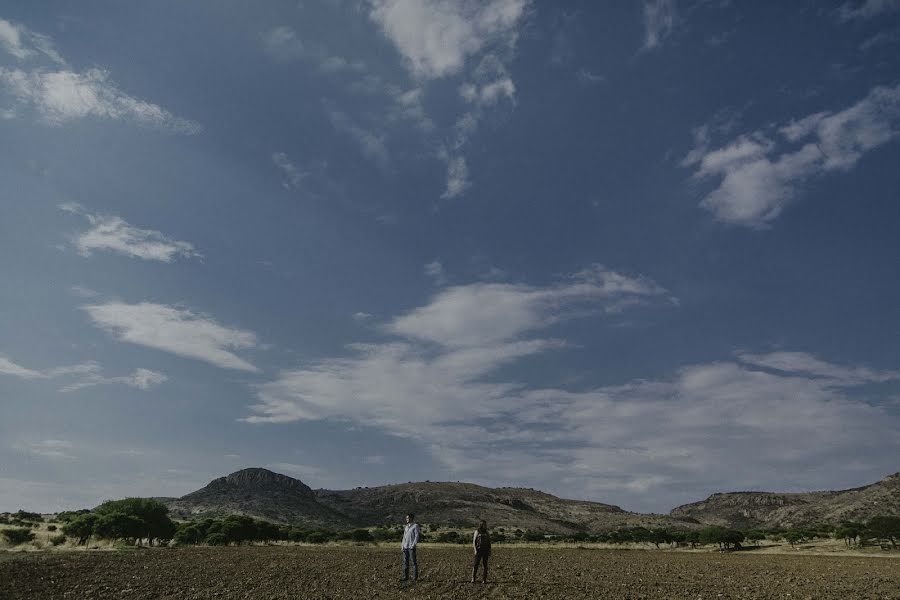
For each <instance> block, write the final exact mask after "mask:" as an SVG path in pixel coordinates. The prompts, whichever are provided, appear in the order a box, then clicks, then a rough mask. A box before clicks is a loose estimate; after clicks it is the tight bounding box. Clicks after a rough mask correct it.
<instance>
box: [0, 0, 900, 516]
mask: <svg viewBox="0 0 900 600" xmlns="http://www.w3.org/2000/svg"><path fill="white" fill-rule="evenodd" d="M898 138H900V3H898V2H896V1H894V0H847V1H845V2H842V1H839V2H833V3H827V2H788V3H786V2H743V1H740V2H739V1H737V0H734V1H730V2H729V1H727V0H722V1H711V0H705V1H704V0H693V1H689V0H644V1H642V2H602V3H601V2H593V1H584V2H578V1H574V0H573V1H571V2H538V1H535V0H478V1H476V0H318V1H314V0H303V1H297V0H292V1H281V2H278V1H273V2H266V3H258V2H240V1H237V0H229V1H226V2H221V1H213V0H209V1H198V2H190V3H184V2H162V3H159V2H152V3H150V2H145V3H133V2H129V3H122V2H112V1H105V2H101V1H91V0H88V1H85V2H79V3H77V4H73V3H71V2H65V1H62V0H57V1H54V0H47V1H42V2H12V1H0V274H2V277H3V282H4V283H3V285H2V286H0V511H3V510H5V511H15V510H18V509H26V510H40V511H56V510H60V509H74V508H83V507H91V506H95V505H96V504H97V503H99V502H100V501H102V500H105V499H112V498H121V497H126V496H141V495H152V496H180V495H183V494H186V493H188V492H190V491H193V490H195V489H198V488H200V487H202V486H203V485H205V484H206V483H207V482H208V481H209V480H211V479H213V478H215V477H220V476H222V475H225V474H227V473H230V472H233V471H236V470H238V469H240V468H245V467H266V468H269V469H271V470H274V471H277V472H280V473H284V474H287V475H290V476H293V477H297V478H299V479H301V480H303V481H304V482H305V483H307V484H308V485H310V486H311V487H313V488H329V489H347V488H352V487H356V486H374V485H382V484H388V483H402V482H407V481H424V480H431V481H469V482H475V483H479V484H483V485H489V486H517V487H528V488H536V489H541V490H543V491H546V492H549V493H553V494H556V495H559V496H562V497H566V498H574V499H587V500H593V501H598V502H605V503H610V504H616V505H619V506H621V507H623V508H625V509H627V510H634V511H644V512H650V511H653V512H668V511H669V510H670V509H671V508H673V507H675V506H677V505H680V504H683V503H686V502H692V501H697V500H701V499H703V498H705V497H706V496H708V495H709V494H711V493H714V492H722V491H735V490H771V491H786V492H787V491H805V490H821V489H842V488H848V487H855V486H860V485H865V484H868V483H872V482H874V481H877V480H879V479H881V478H883V477H885V476H886V475H889V474H891V473H893V472H896V471H898V470H900V464H898V461H897V457H898V456H900V343H898V341H900V277H898V274H900V235H898V233H897V230H898V223H900V205H898V203H897V200H898V196H897V190H898V189H900V169H898V168H897V167H898V165H900V139H898ZM422 512H423V518H425V519H426V520H427V518H426V517H425V516H424V514H425V513H426V512H427V510H423V511H422Z"/></svg>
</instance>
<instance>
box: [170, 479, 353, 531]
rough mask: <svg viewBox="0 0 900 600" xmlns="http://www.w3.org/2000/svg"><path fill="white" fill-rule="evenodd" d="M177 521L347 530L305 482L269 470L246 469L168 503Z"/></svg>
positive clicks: (340, 519) (341, 521)
mask: <svg viewBox="0 0 900 600" xmlns="http://www.w3.org/2000/svg"><path fill="white" fill-rule="evenodd" d="M167 504H168V506H169V510H170V512H171V513H172V515H173V516H174V517H176V518H182V519H191V518H198V517H224V516H228V515H232V514H238V515H248V516H252V517H257V518H260V519H264V520H266V521H271V522H273V523H291V524H308V525H328V526H348V525H350V522H349V521H348V520H347V518H346V517H345V516H344V515H342V514H340V513H337V512H335V511H333V510H332V509H330V508H329V507H328V506H326V505H324V504H321V503H320V502H318V501H317V500H316V494H315V493H314V492H313V491H312V490H311V489H310V488H309V486H307V485H306V484H304V483H303V482H302V481H300V480H299V479H294V478H293V477H288V476H287V475H281V474H279V473H273V472H272V471H268V470H266V469H243V470H241V471H236V472H234V473H232V474H231V475H228V476H226V477H219V478H218V479H213V480H212V481H211V482H209V484H208V485H206V487H203V488H201V489H199V490H197V491H195V492H191V493H190V494H187V495H185V496H182V497H181V498H175V499H173V500H170V501H169V502H167Z"/></svg>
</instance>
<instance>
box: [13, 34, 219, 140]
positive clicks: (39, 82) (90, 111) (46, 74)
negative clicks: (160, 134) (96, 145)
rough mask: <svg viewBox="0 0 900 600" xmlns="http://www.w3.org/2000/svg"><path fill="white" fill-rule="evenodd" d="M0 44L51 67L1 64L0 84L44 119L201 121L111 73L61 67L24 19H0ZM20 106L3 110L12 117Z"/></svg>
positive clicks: (167, 125)
mask: <svg viewBox="0 0 900 600" xmlns="http://www.w3.org/2000/svg"><path fill="white" fill-rule="evenodd" d="M0 48H2V49H3V50H5V51H6V52H8V53H9V54H11V55H13V56H14V57H16V58H17V59H18V60H19V61H20V62H22V61H26V60H32V59H39V58H40V59H43V62H44V63H45V64H46V63H48V62H49V63H50V66H49V67H45V66H41V65H37V66H32V67H31V68H30V69H29V70H22V69H18V68H16V69H10V68H6V67H0V87H5V88H6V90H7V91H8V92H9V93H10V94H11V95H12V96H13V98H15V100H16V101H17V103H18V105H19V106H20V107H30V108H32V109H33V110H34V111H35V112H36V113H37V114H38V115H39V117H40V118H41V119H42V120H43V121H44V122H45V123H48V124H51V125H62V124H65V123H68V122H70V121H73V120H76V119H83V118H87V117H96V118H104V119H113V120H126V121H133V122H136V123H138V124H140V125H145V126H150V127H157V128H160V129H164V130H167V131H171V132H173V133H181V134H188V135H192V134H196V133H199V132H200V131H201V129H202V127H201V126H200V124H199V123H197V122H195V121H191V120H188V119H183V118H180V117H177V116H175V115H173V114H172V113H170V112H169V111H167V110H165V109H164V108H162V107H160V106H159V105H157V104H153V103H151V102H146V101H144V100H140V99H138V98H135V97H133V96H130V95H128V94H126V93H125V92H123V91H121V90H119V88H118V87H117V86H116V84H115V83H114V82H113V81H112V80H111V79H110V77H109V73H107V72H106V71H104V70H102V69H98V68H93V69H88V70H86V71H84V72H78V71H74V70H71V69H67V68H65V66H66V62H65V60H64V59H63V58H62V56H60V55H59V53H58V52H57V51H56V49H55V48H54V46H53V41H52V40H51V39H50V38H49V37H47V36H44V35H41V34H38V33H35V32H33V31H30V30H28V29H27V28H25V27H24V26H22V25H17V24H14V23H11V22H9V21H6V20H3V19H0ZM18 113H19V111H17V110H10V111H5V116H6V117H8V118H12V117H15V116H17V115H18Z"/></svg>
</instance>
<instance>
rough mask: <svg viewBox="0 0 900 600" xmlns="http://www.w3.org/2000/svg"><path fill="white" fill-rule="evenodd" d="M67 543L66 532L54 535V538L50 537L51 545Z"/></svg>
mask: <svg viewBox="0 0 900 600" xmlns="http://www.w3.org/2000/svg"><path fill="white" fill-rule="evenodd" d="M65 543H66V534H64V533H61V534H59V535H54V536H53V537H52V538H50V545H51V546H59V545H61V544H65Z"/></svg>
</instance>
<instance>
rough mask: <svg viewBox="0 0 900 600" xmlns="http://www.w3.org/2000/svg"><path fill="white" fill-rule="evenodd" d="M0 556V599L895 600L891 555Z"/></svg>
mask: <svg viewBox="0 0 900 600" xmlns="http://www.w3.org/2000/svg"><path fill="white" fill-rule="evenodd" d="M2 554H5V556H2V557H0V599H2V600H17V599H20V598H21V599H26V598H27V599H29V600H32V599H38V598H40V599H48V600H49V599H55V598H73V599H76V598H77V599H82V598H84V599H99V598H116V599H119V598H132V599H136V598H160V599H175V598H178V599H187V598H190V599H199V598H216V599H223V598H228V599H231V598H266V599H276V598H285V599H286V598H291V599H295V598H323V599H324V598H329V599H341V598H396V597H398V596H399V597H408V598H466V597H476V598H481V597H484V598H528V599H532V598H547V599H557V598H559V599H562V598H566V599H568V598H610V599H613V598H614V599H638V598H648V599H649V598H666V599H690V600H697V599H700V598H702V599H711V600H719V599H731V598H734V599H737V598H741V599H747V598H765V599H776V598H778V599H790V600H798V599H816V600H819V599H829V598H835V599H837V598H840V599H841V600H846V599H850V598H852V599H862V598H871V599H876V598H877V599H891V600H898V599H900V560H897V559H892V558H887V557H885V558H880V557H848V556H809V555H797V556H791V555H762V554H752V553H733V554H718V553H714V552H711V553H676V552H654V551H627V550H596V549H584V550H582V549H577V548H503V547H499V548H496V549H495V551H494V556H492V557H491V578H490V579H491V582H490V583H489V584H487V585H482V584H481V583H477V584H472V583H469V578H470V576H471V572H470V570H469V569H470V561H471V554H470V551H469V550H468V549H465V548H455V547H454V548H451V547H430V546H420V549H419V563H420V576H419V581H418V582H416V583H402V582H400V581H399V576H400V552H399V550H396V549H390V548H385V547H347V546H343V547H342V546H327V547H305V546H270V547H266V546H254V547H238V548H236V547H229V548H209V547H195V548H193V547H192V548H158V549H145V550H136V551H122V552H110V551H106V552H27V553H25V552H23V553H2Z"/></svg>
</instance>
